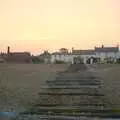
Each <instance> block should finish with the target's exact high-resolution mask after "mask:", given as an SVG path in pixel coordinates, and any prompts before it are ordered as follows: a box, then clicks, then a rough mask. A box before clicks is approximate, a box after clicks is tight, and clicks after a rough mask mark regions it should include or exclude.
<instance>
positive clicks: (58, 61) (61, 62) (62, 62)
mask: <svg viewBox="0 0 120 120" xmlns="http://www.w3.org/2000/svg"><path fill="white" fill-rule="evenodd" d="M55 63H56V64H65V62H64V61H61V60H56V61H55Z"/></svg>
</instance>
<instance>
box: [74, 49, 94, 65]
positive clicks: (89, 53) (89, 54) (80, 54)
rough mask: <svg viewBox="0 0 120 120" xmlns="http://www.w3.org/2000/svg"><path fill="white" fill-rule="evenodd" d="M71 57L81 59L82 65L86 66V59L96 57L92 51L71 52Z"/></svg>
mask: <svg viewBox="0 0 120 120" xmlns="http://www.w3.org/2000/svg"><path fill="white" fill-rule="evenodd" d="M72 56H73V58H74V57H80V58H82V59H83V61H84V63H85V64H86V63H87V61H88V59H91V58H94V57H96V54H95V51H94V50H91V49H90V50H72Z"/></svg>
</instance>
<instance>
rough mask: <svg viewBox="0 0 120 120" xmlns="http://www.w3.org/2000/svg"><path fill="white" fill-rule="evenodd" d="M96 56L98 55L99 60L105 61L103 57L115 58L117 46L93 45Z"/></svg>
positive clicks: (117, 52) (117, 54)
mask: <svg viewBox="0 0 120 120" xmlns="http://www.w3.org/2000/svg"><path fill="white" fill-rule="evenodd" d="M95 54H96V57H99V58H100V59H101V61H105V59H112V60H116V59H117V58H118V57H119V47H118V46H117V47H104V45H102V46H101V47H95Z"/></svg>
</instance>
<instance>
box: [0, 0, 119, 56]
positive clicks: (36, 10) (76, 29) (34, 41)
mask: <svg viewBox="0 0 120 120" xmlns="http://www.w3.org/2000/svg"><path fill="white" fill-rule="evenodd" d="M119 42H120V0H0V51H6V47H7V46H8V45H9V46H10V47H11V51H30V52H31V53H34V54H38V53H40V52H41V51H43V50H49V51H56V50H57V49H59V48H63V47H64V48H68V49H71V48H72V47H74V48H75V49H91V48H94V47H95V46H101V44H104V45H106V46H116V45H117V44H118V43H119Z"/></svg>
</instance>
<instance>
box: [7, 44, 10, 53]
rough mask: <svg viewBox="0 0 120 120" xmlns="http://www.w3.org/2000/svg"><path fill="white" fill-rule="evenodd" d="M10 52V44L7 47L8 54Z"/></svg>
mask: <svg viewBox="0 0 120 120" xmlns="http://www.w3.org/2000/svg"><path fill="white" fill-rule="evenodd" d="M9 53H10V47H9V46H8V48H7V54H9Z"/></svg>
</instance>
